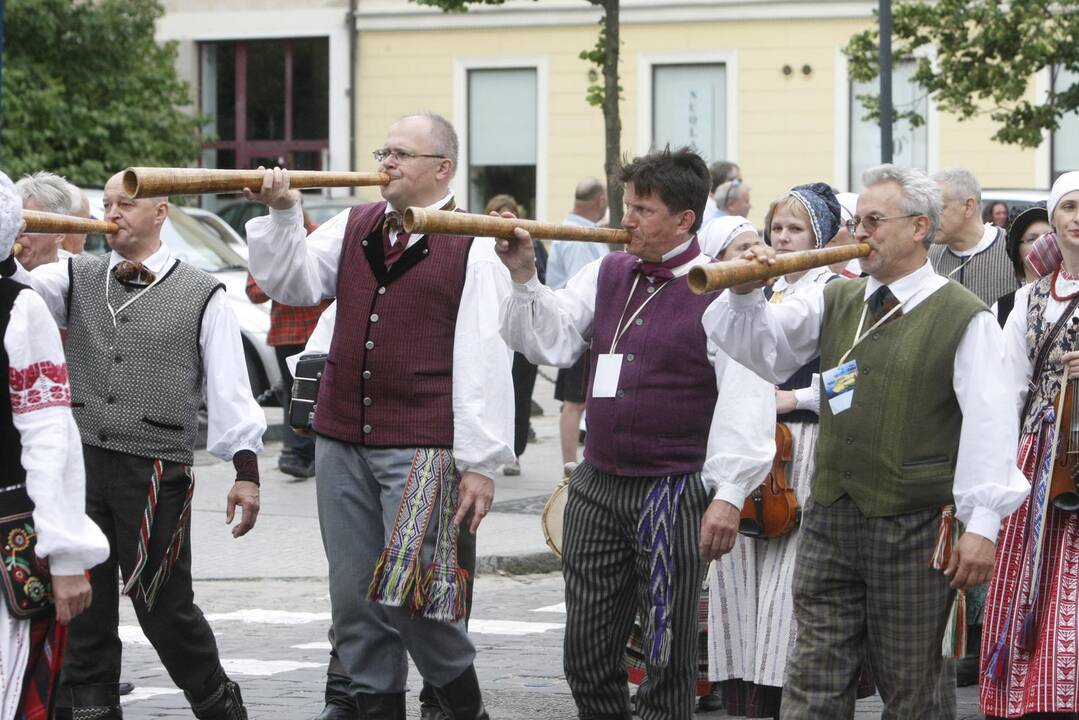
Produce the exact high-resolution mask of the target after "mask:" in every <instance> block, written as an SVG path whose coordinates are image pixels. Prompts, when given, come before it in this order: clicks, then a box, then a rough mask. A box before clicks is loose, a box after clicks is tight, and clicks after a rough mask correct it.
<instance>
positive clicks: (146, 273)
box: [112, 260, 157, 287]
mask: <svg viewBox="0 0 1079 720" xmlns="http://www.w3.org/2000/svg"><path fill="white" fill-rule="evenodd" d="M112 274H113V277H115V278H116V280H117V282H120V283H122V284H124V285H129V286H132V287H146V286H147V285H150V284H151V283H153V281H154V279H155V278H156V277H157V276H156V275H154V274H153V272H151V271H150V269H149V268H148V267H146V266H145V265H143V264H142V263H139V262H131V261H130V260H121V261H120V262H118V263H116V267H114V268H113V269H112Z"/></svg>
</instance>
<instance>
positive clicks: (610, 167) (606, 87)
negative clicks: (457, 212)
mask: <svg viewBox="0 0 1079 720" xmlns="http://www.w3.org/2000/svg"><path fill="white" fill-rule="evenodd" d="M505 1H506V0H412V2H415V3H417V4H419V5H430V6H432V7H437V8H440V9H442V10H443V11H445V12H467V11H468V6H469V5H502V4H504V3H505ZM619 1H620V0H588V2H589V3H591V4H592V5H595V6H597V7H599V8H601V9H602V10H603V17H602V18H600V21H599V36H598V38H597V40H596V44H595V46H594V47H592V48H591V49H589V50H582V51H581V53H580V58H581V59H582V60H584V61H586V62H589V63H592V64H593V65H595V66H596V68H597V69H598V70H599V73H600V75H602V82H600V77H599V76H597V77H595V78H594V79H593V81H592V83H591V84H590V85H589V86H588V90H587V92H586V94H585V100H587V102H588V103H589V104H590V105H593V106H598V107H600V108H602V109H603V126H604V135H605V137H606V152H605V154H604V164H603V167H604V172H605V173H606V174H607V202H608V204H609V205H610V224H611V227H619V226H621V225H622V191H623V188H622V183H621V182H619V180H618V170H619V168H620V167H621V164H622V118H621V115H620V114H619V108H618V101H619V99H620V94H621V92H622V86H621V85H619V84H618V62H619V60H618V54H619V50H620V47H621V41H620V40H619V19H618V14H619Z"/></svg>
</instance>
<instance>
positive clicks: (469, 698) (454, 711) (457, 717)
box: [435, 665, 491, 720]
mask: <svg viewBox="0 0 1079 720" xmlns="http://www.w3.org/2000/svg"><path fill="white" fill-rule="evenodd" d="M435 695H436V696H437V697H438V704H439V705H441V706H442V711H443V712H444V713H445V714H446V718H447V720H491V716H490V715H488V714H487V709H486V708H485V707H484V706H483V695H482V693H480V682H479V679H478V678H477V677H476V668H475V666H473V665H469V666H468V669H467V670H465V671H464V672H463V673H461V674H460V675H458V676H457V678H456V679H455V680H452V681H450V682H449V684H447V685H444V686H442V687H440V688H439V687H436V688H435Z"/></svg>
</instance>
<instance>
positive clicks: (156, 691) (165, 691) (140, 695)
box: [120, 685, 180, 705]
mask: <svg viewBox="0 0 1079 720" xmlns="http://www.w3.org/2000/svg"><path fill="white" fill-rule="evenodd" d="M179 692H180V691H179V689H177V688H174V687H173V688H166V687H145V686H142V685H138V686H136V687H135V689H134V690H132V691H131V693H130V694H128V695H124V696H123V697H122V698H120V704H121V705H127V704H128V703H133V702H139V701H140V700H149V699H150V698H152V697H157V696H158V695H176V694H178V693H179Z"/></svg>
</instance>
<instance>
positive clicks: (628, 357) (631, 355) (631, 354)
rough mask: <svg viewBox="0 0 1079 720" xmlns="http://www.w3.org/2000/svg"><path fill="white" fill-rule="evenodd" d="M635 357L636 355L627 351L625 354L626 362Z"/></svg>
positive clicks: (631, 360)
mask: <svg viewBox="0 0 1079 720" xmlns="http://www.w3.org/2000/svg"><path fill="white" fill-rule="evenodd" d="M635 357H637V356H636V355H634V354H633V353H629V354H628V355H626V362H633V359H634V358H635Z"/></svg>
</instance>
